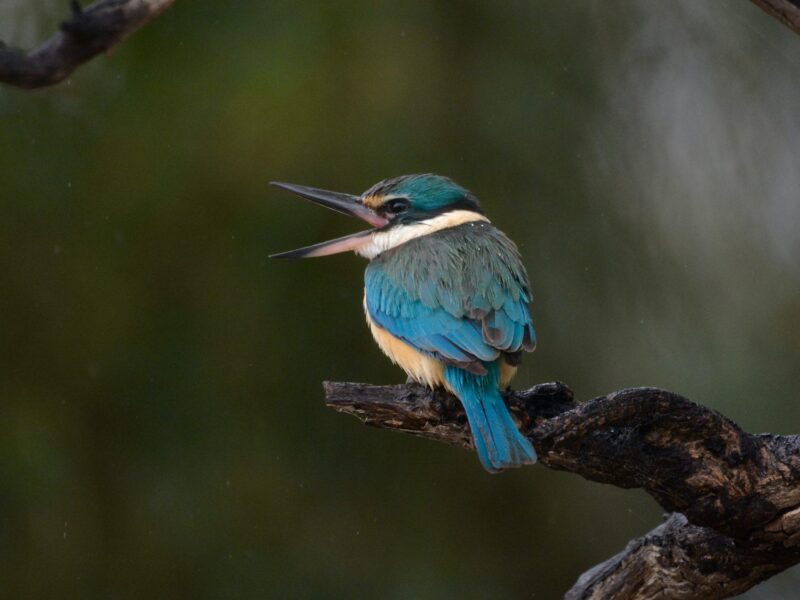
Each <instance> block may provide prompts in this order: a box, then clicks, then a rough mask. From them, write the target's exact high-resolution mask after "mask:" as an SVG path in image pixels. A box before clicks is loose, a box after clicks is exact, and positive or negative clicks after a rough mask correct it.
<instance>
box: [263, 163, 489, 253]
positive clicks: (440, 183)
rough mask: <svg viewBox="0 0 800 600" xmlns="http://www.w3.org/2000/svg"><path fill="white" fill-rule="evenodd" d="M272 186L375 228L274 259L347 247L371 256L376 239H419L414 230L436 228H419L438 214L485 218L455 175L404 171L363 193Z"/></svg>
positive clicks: (440, 218)
mask: <svg viewBox="0 0 800 600" xmlns="http://www.w3.org/2000/svg"><path fill="white" fill-rule="evenodd" d="M272 185H275V186H277V187H279V188H282V189H285V190H288V191H290V192H293V193H295V194H297V195H298V196H302V197H303V198H307V199H309V200H311V201H312V202H315V203H317V204H321V205H322V206H325V207H327V208H330V209H332V210H335V211H337V212H341V213H344V214H347V215H351V216H354V217H359V218H360V219H363V220H364V221H366V222H367V223H369V224H370V225H372V226H373V229H369V230H367V231H361V232H359V233H355V234H352V235H348V236H345V237H342V238H338V239H335V240H331V241H328V242H322V243H319V244H314V245H313V246H308V247H305V248H300V249H298V250H291V251H289V252H282V253H280V254H273V255H272V258H309V257H314V256H327V255H330V254H338V253H339V252H347V251H349V250H354V251H356V252H360V251H361V253H362V254H367V255H369V254H370V252H368V251H362V250H364V248H365V247H366V246H369V245H370V244H372V245H375V241H376V240H377V239H384V240H389V239H394V240H403V239H411V237H416V235H410V234H411V233H412V232H413V233H417V232H419V233H424V232H425V231H427V230H430V231H433V230H434V229H432V228H427V230H424V229H421V228H420V226H422V224H424V223H426V222H427V223H433V222H434V220H437V218H438V222H440V223H446V222H447V219H448V215H451V214H452V215H458V216H459V217H460V218H461V219H463V218H464V217H463V215H473V216H471V217H470V216H468V217H467V220H475V219H485V218H484V217H483V216H482V215H483V211H482V210H481V207H480V203H479V202H478V199H477V198H476V197H475V196H474V195H472V193H471V192H469V191H468V190H466V189H464V188H463V187H461V186H460V185H458V184H457V183H456V182H454V181H453V180H452V179H449V178H447V177H443V176H441V175H433V174H424V175H403V176H402V177H394V178H392V179H385V180H383V181H380V182H378V183H376V184H375V185H373V186H372V187H371V188H369V189H368V190H367V191H366V192H364V193H363V194H361V195H360V196H352V195H350V194H343V193H340V192H330V191H327V190H320V189H317V188H311V187H306V186H302V185H296V184H293V183H280V182H273V184H272ZM414 226H418V227H414ZM403 232H405V235H403ZM384 245H385V244H384ZM380 248H381V246H380V245H379V246H378V247H377V249H376V251H375V252H371V253H372V254H376V253H377V252H378V251H379V250H380ZM383 249H385V248H383Z"/></svg>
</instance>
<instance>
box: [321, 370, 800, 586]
mask: <svg viewBox="0 0 800 600" xmlns="http://www.w3.org/2000/svg"><path fill="white" fill-rule="evenodd" d="M325 394H326V398H327V403H328V405H329V406H330V407H331V408H333V409H335V410H337V411H340V412H344V413H348V414H352V415H354V416H356V417H358V418H359V419H361V420H362V421H364V422H365V423H367V424H368V425H373V426H376V427H382V428H385V429H394V430H397V431H403V432H406V433H411V434H413V435H418V436H422V437H427V438H430V439H435V440H438V441H442V442H446V443H449V444H455V445H458V446H462V447H466V448H471V447H472V438H471V435H470V433H469V426H468V425H467V421H466V416H465V415H464V412H463V409H462V408H461V405H460V403H459V402H458V400H456V399H455V398H453V397H452V396H450V395H449V394H447V393H445V392H442V391H430V390H428V389H427V388H425V387H422V386H418V385H413V384H410V385H397V386H372V385H366V384H359V383H332V382H326V383H325ZM506 401H507V403H508V406H509V408H510V410H511V412H512V414H514V415H515V417H516V418H517V419H518V420H519V422H520V428H521V430H522V432H523V433H524V434H525V435H526V436H527V437H528V438H529V439H530V440H531V442H532V443H533V444H534V446H535V447H536V451H537V452H538V454H539V460H540V462H541V463H542V464H544V465H545V466H547V467H550V468H553V469H559V470H564V471H570V472H573V473H577V474H579V475H582V476H583V477H585V478H587V479H590V480H593V481H600V482H603V483H610V484H612V485H616V486H618V487H622V488H643V489H644V490H646V491H647V492H648V493H649V494H650V495H651V496H653V498H655V499H656V500H657V501H658V503H659V504H660V505H661V506H662V507H664V509H666V510H667V511H669V512H670V513H676V514H674V515H673V516H672V517H671V518H670V519H669V520H668V521H667V522H666V523H665V524H664V525H662V526H660V527H658V528H656V529H655V530H653V531H652V532H651V533H649V534H647V535H646V536H644V537H643V538H640V539H638V540H635V541H633V542H631V543H630V544H629V545H628V547H627V548H626V549H625V551H624V552H622V553H621V554H619V555H617V556H615V557H613V558H612V559H610V560H608V561H606V562H605V563H603V564H601V565H599V566H597V567H595V568H594V569H592V570H591V571H589V572H587V573H585V574H584V575H583V576H582V577H581V578H580V580H579V581H578V583H577V584H576V585H575V587H574V588H573V589H572V590H571V591H570V592H569V595H568V597H569V598H634V597H635V598H656V597H657V598H694V597H698V596H699V597H710V598H725V597H729V596H731V595H735V594H739V593H741V592H743V591H744V590H746V589H748V588H750V587H752V586H753V585H755V584H756V583H758V582H760V581H763V580H764V579H766V578H768V577H770V576H771V575H774V574H775V573H777V572H780V571H782V570H784V569H786V568H788V567H789V566H791V565H794V564H796V563H798V562H800V436H772V435H752V434H749V433H746V432H744V431H742V430H741V429H740V428H739V427H738V426H737V425H736V424H735V423H733V422H732V421H731V420H730V419H727V418H726V417H724V416H722V415H720V414H719V413H717V412H716V411H713V410H711V409H709V408H706V407H703V406H700V405H698V404H695V403H694V402H691V401H689V400H687V399H686V398H683V397H682V396H679V395H677V394H674V393H672V392H668V391H665V390H659V389H654V388H635V389H629V390H622V391H620V392H615V393H612V394H609V395H607V396H602V397H599V398H595V399H593V400H589V401H587V402H584V403H582V404H576V403H575V402H574V400H573V396H572V392H571V391H570V390H569V388H567V387H566V386H565V385H563V384H561V383H548V384H541V385H537V386H535V387H533V388H531V389H530V390H526V391H524V392H509V393H507V394H506Z"/></svg>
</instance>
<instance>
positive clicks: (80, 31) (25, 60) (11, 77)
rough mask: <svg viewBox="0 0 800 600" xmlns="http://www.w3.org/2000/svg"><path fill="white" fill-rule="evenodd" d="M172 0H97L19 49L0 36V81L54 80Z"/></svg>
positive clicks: (24, 84)
mask: <svg viewBox="0 0 800 600" xmlns="http://www.w3.org/2000/svg"><path fill="white" fill-rule="evenodd" d="M174 2H175V0H100V1H99V2H95V3H94V4H91V5H90V6H88V7H87V8H86V9H81V8H80V6H79V5H78V3H77V2H76V1H73V3H72V6H73V14H72V17H71V18H70V19H69V20H67V21H65V22H64V23H62V25H61V30H60V31H58V32H56V33H55V34H54V35H53V36H52V37H51V38H50V39H48V40H47V41H46V42H44V43H43V44H42V45H41V46H39V47H38V48H35V49H33V50H31V51H30V52H24V51H22V50H17V49H14V48H9V47H7V46H3V44H2V42H0V82H1V83H6V84H9V85H13V86H16V87H20V88H25V89H35V88H41V87H46V86H50V85H55V84H57V83H59V82H61V81H63V80H64V79H66V78H67V77H69V75H70V74H71V73H72V72H73V71H75V69H77V68H78V67H79V66H80V65H82V64H83V63H85V62H87V61H88V60H90V59H92V58H93V57H95V56H97V55H98V54H100V53H101V52H108V51H109V50H110V49H111V48H113V47H114V46H115V45H116V44H118V43H119V42H121V41H122V40H124V39H125V38H126V37H128V36H129V35H131V34H132V33H134V32H135V31H136V30H137V29H139V28H140V27H142V26H143V25H145V24H146V23H148V22H149V21H150V20H152V19H154V18H155V17H157V16H158V15H160V14H161V13H162V12H164V11H165V10H166V9H168V8H169V7H170V6H171V5H172V4H173V3H174Z"/></svg>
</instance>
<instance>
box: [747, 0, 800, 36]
mask: <svg viewBox="0 0 800 600" xmlns="http://www.w3.org/2000/svg"><path fill="white" fill-rule="evenodd" d="M752 2H753V4H755V5H756V6H758V7H759V8H760V9H761V10H763V11H764V12H765V13H767V14H768V15H769V16H771V17H774V18H776V19H778V21H780V22H781V23H783V24H784V25H786V26H787V27H788V28H789V29H791V30H792V31H794V32H795V33H800V0H752Z"/></svg>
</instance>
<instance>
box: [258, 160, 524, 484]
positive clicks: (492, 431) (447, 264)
mask: <svg viewBox="0 0 800 600" xmlns="http://www.w3.org/2000/svg"><path fill="white" fill-rule="evenodd" d="M271 183H272V185H274V186H277V187H278V188H281V189H284V190H286V191H289V192H292V193H294V194H296V195H298V196H300V197H302V198H305V199H308V200H311V201H312V202H314V203H316V204H319V205H322V206H324V207H327V208H329V209H332V210H335V211H337V212H340V213H344V214H346V215H350V216H354V217H358V218H360V219H362V220H364V221H366V222H367V223H369V224H370V225H371V226H372V228H371V229H369V230H366V231H361V232H358V233H354V234H351V235H347V236H344V237H340V238H337V239H334V240H330V241H327V242H322V243H318V244H314V245H312V246H306V247H303V248H299V249H297V250H291V251H289V252H281V253H278V254H273V255H271V258H310V257H320V256H329V255H332V254H338V253H341V252H348V251H354V252H355V253H356V254H359V255H361V256H362V257H365V258H367V259H368V260H369V263H368V264H367V267H366V270H365V272H364V301H363V305H364V312H365V314H366V319H367V324H368V326H369V329H370V331H371V332H372V336H373V337H374V339H375V341H376V342H377V344H378V346H379V348H380V349H381V350H382V351H383V353H384V354H386V356H388V357H389V359H391V360H392V362H394V363H396V364H397V365H399V366H400V367H401V368H402V369H403V370H404V371H405V372H406V374H407V375H408V379H409V381H415V382H418V383H420V384H423V385H426V386H428V387H429V388H431V389H440V388H443V389H445V390H447V391H449V392H450V393H452V394H453V395H454V396H456V397H457V398H458V399H459V401H460V402H461V404H462V405H463V407H464V412H465V413H466V416H467V422H468V424H469V427H470V431H471V434H472V438H473V445H474V447H475V450H476V452H477V454H478V457H479V459H480V462H481V464H482V465H483V467H484V468H485V469H486V470H487V471H489V472H491V473H495V472H499V471H503V470H505V469H509V468H512V467H520V466H523V465H528V464H533V463H535V462H536V458H537V457H536V451H535V449H534V448H533V445H532V444H531V442H530V441H529V440H528V439H527V438H526V437H525V436H523V435H522V434H521V433H520V431H519V429H518V428H517V426H516V424H515V422H514V420H513V418H512V416H511V414H510V413H509V411H508V408H507V407H506V405H505V402H504V401H503V396H502V393H501V390H503V389H505V388H506V386H507V385H508V384H509V382H510V381H511V378H512V377H513V376H514V374H515V373H516V371H517V367H518V366H519V364H520V362H521V358H522V353H523V351H527V352H530V351H533V349H534V348H535V346H536V334H535V332H534V327H533V322H532V319H531V315H530V303H531V291H530V284H529V281H528V275H527V272H526V270H525V267H524V265H523V263H522V259H521V256H520V253H519V251H518V249H517V246H516V245H515V244H514V242H512V241H511V240H510V239H509V238H508V237H507V236H506V235H505V234H504V233H503V232H501V231H500V230H499V229H497V228H496V227H495V226H494V225H493V224H492V223H491V221H489V219H488V218H487V216H486V214H485V213H484V211H483V208H482V207H481V204H480V202H479V201H478V199H477V197H476V196H475V195H474V194H472V193H471V192H470V191H468V190H467V189H465V188H463V187H461V186H460V185H459V184H457V183H455V182H454V181H453V180H452V179H450V178H448V177H444V176H442V175H435V174H431V173H426V174H415V175H404V176H401V177H394V178H391V179H385V180H383V181H380V182H378V183H376V184H375V185H373V186H372V187H370V188H369V189H368V190H367V191H365V192H364V193H363V194H361V195H358V196H356V195H351V194H345V193H341V192H332V191H328V190H323V189H319V188H313V187H307V186H303V185H297V184H292V183H282V182H271Z"/></svg>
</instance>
